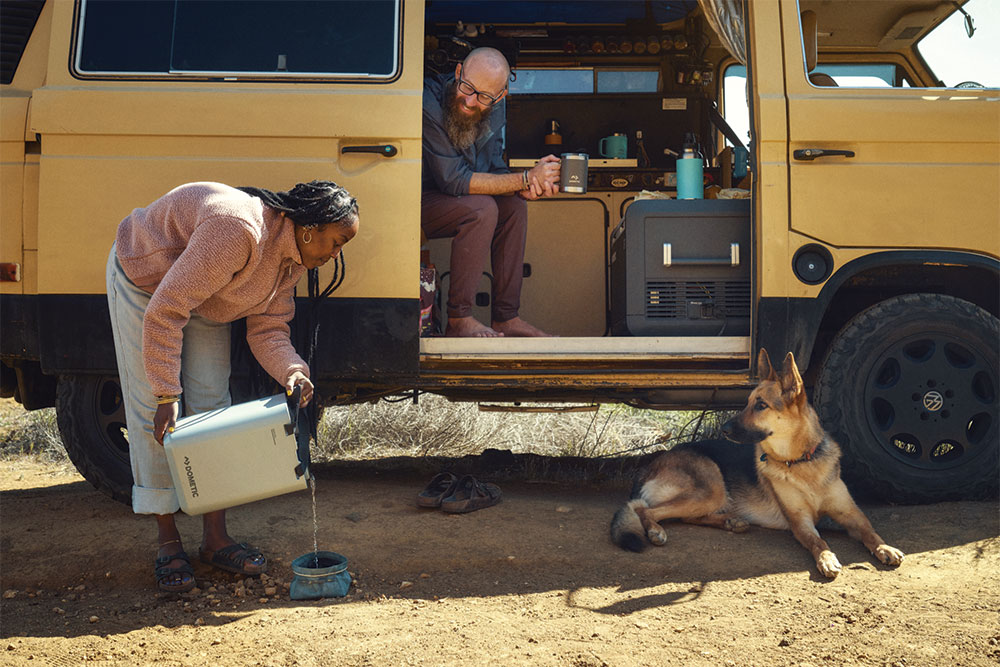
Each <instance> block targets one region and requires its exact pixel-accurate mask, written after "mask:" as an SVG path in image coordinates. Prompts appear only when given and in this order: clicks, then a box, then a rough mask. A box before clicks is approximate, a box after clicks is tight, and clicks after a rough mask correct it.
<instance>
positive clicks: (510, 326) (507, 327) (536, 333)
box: [493, 317, 552, 338]
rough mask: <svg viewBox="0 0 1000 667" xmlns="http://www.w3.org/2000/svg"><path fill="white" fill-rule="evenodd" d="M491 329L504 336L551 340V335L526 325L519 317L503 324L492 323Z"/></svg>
mask: <svg viewBox="0 0 1000 667" xmlns="http://www.w3.org/2000/svg"><path fill="white" fill-rule="evenodd" d="M493 328H494V329H496V330H497V331H499V332H500V333H501V334H502V335H504V336H510V337H515V336H516V337H519V338H551V337H552V334H547V333H545V332H544V331H542V330H541V329H539V328H538V327H536V326H533V325H531V324H528V323H527V322H525V321H524V320H522V319H521V318H520V317H513V318H511V319H509V320H506V321H504V322H497V321H494V322H493Z"/></svg>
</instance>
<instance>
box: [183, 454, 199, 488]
mask: <svg viewBox="0 0 1000 667" xmlns="http://www.w3.org/2000/svg"><path fill="white" fill-rule="evenodd" d="M184 472H185V473H186V474H187V478H188V488H189V489H190V490H191V497H192V498H197V497H198V482H196V481H194V471H193V470H191V459H190V458H188V457H186V456H185V457H184Z"/></svg>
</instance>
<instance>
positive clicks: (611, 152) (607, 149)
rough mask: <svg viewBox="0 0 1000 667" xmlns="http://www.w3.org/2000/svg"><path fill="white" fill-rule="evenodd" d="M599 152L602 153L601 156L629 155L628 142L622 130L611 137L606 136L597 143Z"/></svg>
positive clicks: (619, 156) (618, 156) (621, 156)
mask: <svg viewBox="0 0 1000 667" xmlns="http://www.w3.org/2000/svg"><path fill="white" fill-rule="evenodd" d="M597 152H598V153H600V155H601V157H609V158H624V157H628V143H627V140H626V138H625V135H624V134H622V133H621V132H615V133H614V134H612V135H611V136H610V137H604V138H603V139H601V141H600V142H599V143H598V145H597Z"/></svg>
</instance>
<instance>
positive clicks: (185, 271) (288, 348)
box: [117, 183, 309, 396]
mask: <svg viewBox="0 0 1000 667" xmlns="http://www.w3.org/2000/svg"><path fill="white" fill-rule="evenodd" d="M117 256H118V261H119V263H120V264H121V267H122V269H123V270H124V271H125V275H127V276H128V277H129V279H130V280H131V281H132V282H133V283H135V284H136V285H137V286H139V287H140V288H141V289H143V290H145V291H147V292H149V293H150V294H152V295H153V296H152V298H151V299H150V301H149V305H148V306H147V308H146V313H145V316H144V318H143V330H142V352H143V357H144V360H145V366H146V376H147V378H148V379H149V384H150V386H151V387H152V389H153V393H154V395H157V396H162V395H169V394H180V393H181V383H180V367H181V341H182V335H181V329H183V328H184V326H185V325H186V324H187V322H188V320H189V319H190V316H191V313H198V314H199V315H201V316H203V317H206V318H208V319H210V320H213V321H216V322H232V321H233V320H236V319H239V318H241V317H246V318H247V342H248V343H249V344H250V350H251V351H252V352H253V355H254V356H255V357H256V358H257V361H259V362H260V365H261V366H262V367H263V368H264V370H266V371H267V372H268V373H269V374H270V375H271V377H273V378H274V379H275V380H277V381H278V382H280V383H281V384H284V383H285V381H286V379H287V378H288V376H289V375H291V374H292V373H293V372H294V371H297V370H298V371H302V372H303V373H305V374H306V375H308V374H309V369H308V367H307V366H306V364H305V362H304V361H303V360H302V358H301V357H300V356H299V355H298V354H296V353H295V349H294V348H293V347H292V342H291V337H290V330H289V326H288V323H289V321H291V319H292V316H293V315H294V314H295V302H294V300H293V297H294V294H295V285H296V283H298V281H299V279H300V278H301V277H302V274H303V273H305V271H306V268H305V267H304V266H302V256H301V254H300V253H299V249H298V246H297V245H296V244H295V230H294V224H293V223H292V222H291V221H289V220H287V219H286V218H284V217H282V216H281V215H280V214H279V213H278V212H277V211H275V210H274V209H272V208H270V207H269V206H265V205H264V204H262V203H261V201H260V199H258V198H257V197H251V196H250V195H247V194H245V193H243V192H241V191H239V190H237V189H235V188H231V187H229V186H228V185H222V184H221V183H188V184H187V185H182V186H180V187H178V188H175V189H174V190H171V191H170V192H168V193H167V194H165V195H163V196H162V197H160V198H159V199H157V200H156V201H154V202H153V203H152V204H150V205H149V206H146V207H145V208H137V209H135V210H134V211H132V213H131V214H130V215H129V216H128V217H126V218H125V219H124V220H122V222H121V224H120V225H119V226H118V236H117Z"/></svg>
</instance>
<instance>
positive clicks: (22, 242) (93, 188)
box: [0, 0, 1000, 501]
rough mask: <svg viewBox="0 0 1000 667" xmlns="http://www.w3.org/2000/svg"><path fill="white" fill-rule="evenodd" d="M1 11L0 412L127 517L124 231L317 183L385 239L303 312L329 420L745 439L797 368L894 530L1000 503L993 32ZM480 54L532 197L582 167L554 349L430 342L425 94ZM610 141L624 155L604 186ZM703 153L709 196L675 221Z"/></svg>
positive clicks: (967, 23)
mask: <svg viewBox="0 0 1000 667" xmlns="http://www.w3.org/2000/svg"><path fill="white" fill-rule="evenodd" d="M0 12H2V15H0V32H2V42H3V43H2V47H3V48H2V52H3V62H2V88H0V114H2V115H0V139H2V144H0V145H2V172H0V177H2V200H0V225H2V227H0V278H2V280H0V308H2V312H0V317H2V324H3V330H2V337H0V359H2V362H3V363H2V364H0V370H2V374H0V378H2V394H3V395H4V396H14V397H15V398H17V400H19V401H20V402H21V403H23V404H24V406H25V407H27V408H28V409H34V408H40V407H46V406H52V405H55V406H56V408H57V413H58V421H59V426H60V430H61V432H62V435H63V439H64V442H65V445H66V447H67V449H68V451H69V453H70V455H71V457H72V459H73V460H74V462H75V463H76V465H77V466H78V468H79V469H80V470H81V472H82V473H83V474H84V476H85V477H87V478H88V479H89V480H90V481H91V482H93V483H94V484H95V485H96V486H97V487H98V488H101V489H102V490H104V491H106V492H108V493H110V494H111V495H113V496H115V497H117V498H119V499H127V497H128V494H129V492H130V488H131V479H130V472H129V466H128V457H127V442H126V439H125V436H124V432H123V430H124V419H123V417H122V412H121V409H120V403H121V401H120V395H119V388H118V385H117V376H116V369H115V360H114V350H113V346H112V340H111V335H110V326H109V321H108V315H107V309H106V303H105V297H104V294H103V289H104V286H103V285H104V284H103V275H104V274H103V266H104V260H105V258H106V257H107V250H108V248H109V246H110V245H111V241H112V239H113V237H114V233H115V229H116V227H117V224H118V222H119V221H120V220H121V219H122V218H123V217H124V216H125V215H127V214H128V213H129V212H130V211H131V210H132V209H133V208H134V207H136V206H141V205H143V204H145V203H147V202H149V201H152V200H153V199H154V198H156V197H157V196H159V195H160V194H162V193H164V192H166V191H167V190H169V189H171V188H173V187H175V186H176V185H179V184H181V183H185V182H191V181H203V180H211V181H220V182H224V183H228V184H231V185H253V186H260V187H268V188H272V189H284V188H287V187H289V186H291V185H293V184H294V183H296V182H300V181H308V180H311V179H314V178H323V179H329V180H334V181H337V182H338V183H341V184H342V185H344V186H346V187H347V188H348V189H349V190H350V191H351V192H352V193H353V194H354V195H356V196H357V198H358V201H359V202H360V206H361V216H362V220H363V224H362V232H361V234H360V235H359V236H358V238H357V239H356V240H355V241H354V242H353V243H351V245H350V247H349V248H348V249H347V252H346V255H345V262H344V267H343V271H339V272H338V275H337V276H336V280H337V281H338V282H340V284H339V288H338V289H336V291H335V292H334V293H333V294H332V296H330V297H328V298H319V297H318V296H315V295H314V296H315V298H314V299H313V298H311V297H310V294H309V292H310V287H309V285H307V284H306V282H307V281H303V284H302V286H301V288H300V290H299V300H300V301H301V302H302V303H301V304H300V306H301V307H300V308H299V309H298V312H299V319H297V321H296V336H297V337H298V338H297V340H298V341H299V344H300V345H303V346H304V345H305V343H306V340H307V339H308V335H309V331H307V329H309V328H310V327H309V326H307V325H308V323H307V322H306V321H305V319H304V318H305V317H307V314H308V316H313V315H314V317H315V319H314V320H312V321H311V322H312V323H313V324H316V323H318V326H319V340H320V345H319V347H318V349H317V352H316V355H317V356H316V359H315V361H314V364H313V375H314V379H316V381H317V384H318V390H319V391H320V393H321V395H322V397H323V399H324V401H325V403H326V404H327V405H342V404H349V403H352V402H357V401H363V400H375V399H378V398H380V397H383V396H389V395H405V394H411V395H413V396H416V395H417V394H418V393H419V392H433V393H438V394H443V395H447V396H449V397H452V398H455V399H461V400H473V401H475V400H481V399H489V400H511V401H542V400H544V401H567V402H569V401H602V402H622V403H627V404H629V405H634V406H642V407H655V408H680V407H720V408H721V407H731V406H736V405H739V404H740V403H741V402H742V401H743V400H744V398H745V396H746V394H747V391H748V389H749V388H750V387H751V386H752V385H753V383H754V382H755V380H756V378H755V377H754V368H753V364H752V363H751V361H752V360H753V359H754V358H755V351H756V350H757V349H758V348H760V347H764V348H766V349H767V350H768V351H769V352H770V353H771V356H772V357H777V358H781V357H782V356H783V355H784V354H785V353H786V352H787V351H792V352H794V353H795V356H796V359H797V360H798V363H799V366H800V368H801V369H803V371H804V373H805V378H806V381H807V384H808V385H809V386H810V387H811V389H812V391H813V398H814V401H815V403H816V405H817V407H818V409H819V410H820V413H821V415H822V417H823V420H824V423H825V425H826V427H827V428H828V429H829V430H830V431H831V432H832V433H834V435H835V436H836V438H837V439H838V441H839V442H840V443H841V445H842V446H843V448H844V450H845V452H846V455H845V461H844V465H845V472H846V474H847V475H848V477H849V479H850V480H852V481H853V482H854V483H856V484H859V485H866V486H868V487H869V488H872V489H876V490H878V491H879V492H881V493H882V494H883V495H884V496H886V497H888V498H891V499H893V500H897V501H922V500H938V499H946V498H954V497H983V496H991V495H995V494H996V492H997V480H998V477H1000V475H998V452H1000V438H998V426H1000V411H998V396H1000V372H998V370H1000V362H998V340H1000V332H998V319H997V318H998V315H1000V213H998V211H1000V166H998V162H1000V90H998V88H1000V77H998V74H1000V73H998V71H997V68H996V50H995V44H996V43H998V31H1000V14H998V11H997V6H996V3H994V2H990V1H989V0H967V1H966V0H960V1H958V2H941V1H940V0H893V1H892V2H850V1H842V2H841V1H838V2H829V1H827V0H700V1H695V0H671V2H662V1H658V0H651V1H650V0H647V1H642V0H635V1H633V0H607V1H604V2H600V1H587V2H576V1H573V0H564V1H559V2H543V1H534V2H519V1H505V2H499V1H471V0H469V1H462V0H448V1H442V0H427V1H426V2H420V1H419V0H406V1H405V2H403V1H402V0H355V1H349V0H342V1H337V2H318V3H284V2H272V1H263V0H261V1H254V2H242V3H241V2H191V1H189V0H163V1H160V2H147V1H146V0H115V1H109V0H47V1H41V0H39V1H35V2H31V1H28V2H16V3H15V2H3V3H2V4H0ZM476 46H493V47H496V48H498V49H500V50H501V51H502V52H503V53H504V54H505V55H507V57H508V59H509V60H510V61H511V63H512V65H513V66H514V71H515V74H516V79H515V80H514V81H513V82H512V83H511V90H510V95H509V96H508V97H507V98H506V100H505V104H506V114H507V128H506V132H505V142H506V143H505V149H506V150H505V159H506V160H507V161H508V164H509V165H510V167H511V169H512V170H517V169H520V168H523V167H527V166H531V164H532V163H533V160H534V159H537V158H538V157H540V156H542V155H544V154H547V153H555V154H560V153H563V152H580V153H586V154H587V155H588V167H589V170H588V182H587V188H586V192H585V193H583V194H569V193H562V194H560V195H559V196H557V197H555V198H552V199H545V200H539V201H534V202H529V205H528V206H529V231H528V241H527V249H526V254H525V265H524V275H525V279H524V290H523V293H522V315H523V316H524V317H525V319H527V320H528V321H530V322H532V323H534V324H536V325H538V326H540V327H541V328H543V329H547V330H549V331H551V332H552V333H555V334H558V335H559V337H558V338H551V339H482V340H471V339H455V338H445V337H442V336H434V335H431V336H421V335H420V326H419V325H420V310H421V308H420V281H419V279H418V276H419V275H420V273H421V272H420V269H421V263H422V262H423V263H424V264H433V265H434V267H435V269H436V274H435V275H436V276H437V287H438V293H439V294H440V293H441V292H442V291H445V292H446V291H447V274H448V245H447V244H448V241H447V240H443V241H430V242H424V241H422V237H421V231H420V208H419V207H420V188H421V176H420V175H421V95H422V85H423V83H422V82H423V78H424V77H425V76H426V75H429V74H431V73H434V72H441V71H448V70H453V69H454V67H455V63H456V62H460V61H461V60H462V58H463V57H464V55H465V54H467V53H468V52H469V50H470V49H471V48H474V47H476ZM615 134H622V135H625V143H626V150H625V153H624V156H623V155H622V154H621V153H618V152H616V153H614V154H607V155H601V148H602V146H605V145H607V144H606V143H605V144H602V142H601V140H602V139H603V138H605V137H609V136H614V135H615ZM692 139H693V140H695V141H696V142H697V145H698V148H700V150H701V153H702V154H703V155H704V158H705V160H704V163H703V177H702V178H703V181H702V186H703V187H702V188H701V189H700V190H699V191H700V193H701V194H702V195H703V198H702V199H690V200H679V199H677V198H676V196H677V175H676V174H677V168H676V164H677V159H678V154H679V153H680V152H681V151H682V149H683V148H684V144H685V143H686V142H687V143H690V142H691V141H692ZM605 152H606V153H608V151H605ZM422 255H423V256H422ZM332 272H333V269H332V268H328V269H325V270H324V271H321V273H320V275H319V280H318V284H319V285H325V284H327V283H328V282H330V281H331V280H332V279H333V278H334V276H333V275H332ZM489 278H490V277H489V276H488V275H486V276H484V279H483V280H484V289H483V293H482V294H481V295H480V299H479V300H478V302H479V303H480V307H482V308H483V309H488V300H489V289H488V288H489V282H488V281H489ZM313 291H314V292H315V291H318V290H316V289H315V284H314V289H313ZM311 301H313V302H311ZM482 312H484V313H486V312H488V310H484V311H482ZM480 314H482V313H480ZM487 321H488V319H487ZM239 382H240V374H239V373H237V375H236V377H234V385H239Z"/></svg>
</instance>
